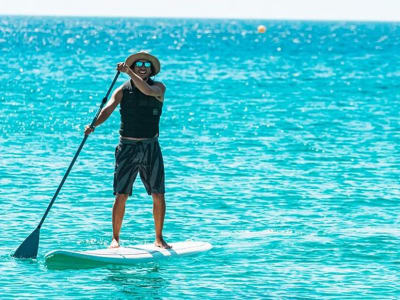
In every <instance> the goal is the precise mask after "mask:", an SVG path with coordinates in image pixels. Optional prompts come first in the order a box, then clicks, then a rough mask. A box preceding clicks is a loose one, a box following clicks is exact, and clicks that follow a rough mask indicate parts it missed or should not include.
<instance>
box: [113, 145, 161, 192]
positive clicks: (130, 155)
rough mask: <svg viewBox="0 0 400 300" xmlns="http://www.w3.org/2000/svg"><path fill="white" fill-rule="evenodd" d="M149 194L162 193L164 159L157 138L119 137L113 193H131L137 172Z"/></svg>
mask: <svg viewBox="0 0 400 300" xmlns="http://www.w3.org/2000/svg"><path fill="white" fill-rule="evenodd" d="M138 173H139V174H140V178H141V179H142V182H143V184H144V187H145V188H146V191H147V193H148V194H149V195H151V194H152V193H156V194H164V193H165V185H164V161H163V157H162V154H161V148H160V144H159V143H158V138H152V139H148V140H143V141H132V140H127V139H123V138H121V140H120V143H119V144H118V146H117V148H116V149H115V172H114V195H116V194H129V195H132V187H133V183H134V182H135V179H136V176H137V174H138Z"/></svg>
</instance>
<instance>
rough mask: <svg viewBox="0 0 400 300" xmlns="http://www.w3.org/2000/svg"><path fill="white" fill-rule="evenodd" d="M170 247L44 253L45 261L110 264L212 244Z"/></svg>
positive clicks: (184, 252)
mask: <svg viewBox="0 0 400 300" xmlns="http://www.w3.org/2000/svg"><path fill="white" fill-rule="evenodd" d="M169 245H171V246H172V248H171V249H163V248H160V247H156V246H154V244H145V245H134V246H129V247H119V248H106V249H98V250H88V251H70V250H54V251H51V252H49V253H47V254H46V256H45V259H46V263H47V264H49V263H53V262H54V263H60V262H63V261H64V262H67V261H68V262H70V263H79V262H82V261H85V262H95V263H110V264H135V263H138V262H146V261H152V260H159V259H162V258H167V257H172V256H181V255H189V254H195V253H199V252H204V251H208V250H210V249H211V248H212V245H211V244H210V243H207V242H193V241H186V242H176V243H169Z"/></svg>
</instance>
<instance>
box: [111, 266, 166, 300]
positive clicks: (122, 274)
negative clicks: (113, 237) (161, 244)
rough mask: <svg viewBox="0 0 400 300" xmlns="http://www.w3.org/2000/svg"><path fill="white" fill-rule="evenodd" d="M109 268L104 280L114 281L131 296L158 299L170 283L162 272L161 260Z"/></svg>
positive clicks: (119, 288)
mask: <svg viewBox="0 0 400 300" xmlns="http://www.w3.org/2000/svg"><path fill="white" fill-rule="evenodd" d="M107 269H108V271H109V274H108V275H107V276H105V277H104V281H105V282H107V283H113V284H114V285H115V286H116V288H117V289H118V290H120V292H121V293H123V294H125V295H127V296H130V297H132V296H140V297H146V298H147V297H150V298H156V299H157V296H161V295H162V291H163V290H164V289H165V287H166V286H167V283H168V282H167V281H166V280H165V279H164V278H163V277H162V276H161V274H160V265H159V262H147V263H140V264H137V265H134V266H132V265H131V266H122V265H118V266H116V265H114V266H110V267H109V268H107Z"/></svg>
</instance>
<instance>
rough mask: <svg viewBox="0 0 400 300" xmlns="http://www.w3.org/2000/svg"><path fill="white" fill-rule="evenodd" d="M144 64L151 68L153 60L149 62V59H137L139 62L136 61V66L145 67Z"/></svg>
mask: <svg viewBox="0 0 400 300" xmlns="http://www.w3.org/2000/svg"><path fill="white" fill-rule="evenodd" d="M143 66H145V67H146V68H150V67H151V62H148V61H146V62H144V61H137V62H135V67H139V68H140V67H143Z"/></svg>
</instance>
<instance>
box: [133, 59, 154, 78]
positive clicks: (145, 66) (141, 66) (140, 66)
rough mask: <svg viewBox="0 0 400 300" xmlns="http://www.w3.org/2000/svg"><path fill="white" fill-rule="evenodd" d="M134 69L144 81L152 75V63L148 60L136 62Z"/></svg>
mask: <svg viewBox="0 0 400 300" xmlns="http://www.w3.org/2000/svg"><path fill="white" fill-rule="evenodd" d="M132 67H133V72H135V74H137V75H139V76H140V77H141V78H142V79H143V80H147V79H148V78H149V77H150V75H151V62H149V61H147V60H138V61H135V62H134V63H133V65H132Z"/></svg>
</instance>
